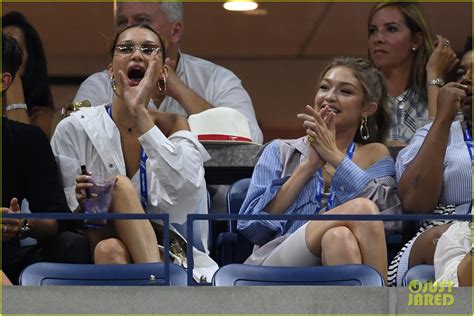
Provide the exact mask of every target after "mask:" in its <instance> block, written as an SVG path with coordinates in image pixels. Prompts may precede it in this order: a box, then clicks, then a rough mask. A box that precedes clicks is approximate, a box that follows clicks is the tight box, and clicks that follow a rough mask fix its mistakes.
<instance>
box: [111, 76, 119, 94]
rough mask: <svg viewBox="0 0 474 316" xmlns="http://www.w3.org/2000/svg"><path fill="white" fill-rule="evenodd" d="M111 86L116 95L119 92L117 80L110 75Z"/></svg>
mask: <svg viewBox="0 0 474 316" xmlns="http://www.w3.org/2000/svg"><path fill="white" fill-rule="evenodd" d="M110 86H111V87H112V90H113V91H114V93H115V95H118V94H117V82H115V78H114V77H113V76H110Z"/></svg>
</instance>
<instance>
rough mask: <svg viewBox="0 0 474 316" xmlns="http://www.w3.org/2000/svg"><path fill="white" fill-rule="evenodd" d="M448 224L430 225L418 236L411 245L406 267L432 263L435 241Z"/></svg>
mask: <svg viewBox="0 0 474 316" xmlns="http://www.w3.org/2000/svg"><path fill="white" fill-rule="evenodd" d="M450 225H451V224H445V225H440V226H436V227H432V228H430V229H428V230H426V231H424V232H423V233H421V235H420V236H418V238H417V239H416V240H415V242H414V243H413V246H412V247H411V251H410V257H409V258H408V268H411V267H413V266H416V265H419V264H431V265H432V264H433V260H434V253H435V250H436V244H437V241H438V239H439V238H440V237H441V235H442V234H443V233H444V232H445V231H446V230H447V229H448V228H449V226H450Z"/></svg>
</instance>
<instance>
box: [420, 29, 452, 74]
mask: <svg viewBox="0 0 474 316" xmlns="http://www.w3.org/2000/svg"><path fill="white" fill-rule="evenodd" d="M436 38H437V39H436V41H435V43H434V45H435V49H434V50H433V53H432V54H431V56H430V58H429V59H428V62H427V63H426V72H427V76H428V78H427V79H428V81H430V80H433V79H437V78H440V77H444V76H445V75H446V74H447V73H448V72H449V71H450V70H451V69H453V67H454V65H456V64H457V63H458V62H459V59H457V58H456V53H455V52H454V51H453V50H452V49H451V47H450V45H449V40H448V39H447V38H444V37H442V36H440V35H436Z"/></svg>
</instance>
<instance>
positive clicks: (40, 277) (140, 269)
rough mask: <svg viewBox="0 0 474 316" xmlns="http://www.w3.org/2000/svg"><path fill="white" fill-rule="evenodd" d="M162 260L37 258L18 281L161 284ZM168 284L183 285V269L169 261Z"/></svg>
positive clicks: (185, 277)
mask: <svg viewBox="0 0 474 316" xmlns="http://www.w3.org/2000/svg"><path fill="white" fill-rule="evenodd" d="M164 271H165V270H164V264H163V263H140V264H70V263H51V262H40V263H34V264H32V265H30V266H28V267H26V268H25V269H24V270H23V271H22V273H21V275H20V279H19V284H20V285H110V286H111V285H140V286H143V285H163V282H164V275H165V274H164ZM170 285H172V286H186V285H187V276H186V271H185V270H184V269H182V268H181V267H178V266H177V265H174V264H170Z"/></svg>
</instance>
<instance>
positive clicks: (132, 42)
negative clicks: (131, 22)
mask: <svg viewBox="0 0 474 316" xmlns="http://www.w3.org/2000/svg"><path fill="white" fill-rule="evenodd" d="M122 44H136V45H145V44H147V45H150V44H151V45H156V46H160V44H158V43H155V42H153V41H144V42H142V43H135V42H134V41H132V40H125V41H123V42H120V43H119V44H117V45H122Z"/></svg>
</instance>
